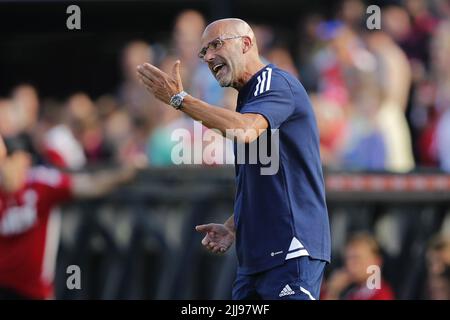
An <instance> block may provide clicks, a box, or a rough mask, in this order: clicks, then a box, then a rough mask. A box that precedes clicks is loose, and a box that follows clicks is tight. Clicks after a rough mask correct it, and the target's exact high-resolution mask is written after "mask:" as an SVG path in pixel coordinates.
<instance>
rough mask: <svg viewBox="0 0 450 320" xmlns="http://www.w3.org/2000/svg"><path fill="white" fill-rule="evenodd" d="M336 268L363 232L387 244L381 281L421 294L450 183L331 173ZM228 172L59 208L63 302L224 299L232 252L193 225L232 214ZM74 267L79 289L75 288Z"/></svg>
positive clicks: (204, 171) (153, 182)
mask: <svg viewBox="0 0 450 320" xmlns="http://www.w3.org/2000/svg"><path fill="white" fill-rule="evenodd" d="M326 185H327V201H328V208H329V215H330V222H331V232H332V241H333V242H332V250H333V261H332V263H331V265H330V266H329V267H328V269H327V274H328V273H329V272H330V271H332V270H333V269H334V268H336V267H339V266H340V265H341V262H342V261H341V258H340V253H341V250H342V248H343V245H344V242H345V240H346V238H347V236H348V235H349V234H351V233H352V232H355V231H361V230H367V231H370V232H373V233H374V234H375V235H376V236H377V238H378V240H379V241H380V243H381V246H382V248H383V255H384V268H383V272H384V276H385V278H386V279H387V280H388V281H390V282H391V284H392V285H393V287H394V290H395V293H396V295H397V298H399V299H420V298H425V296H424V280H425V259H424V258H425V250H426V245H427V242H428V240H429V238H430V237H431V236H432V235H433V234H435V233H437V232H438V231H440V230H441V229H442V228H447V227H449V226H450V224H449V223H450V210H449V209H450V176H448V175H440V174H409V175H390V174H383V173H382V174H358V173H354V174H342V173H328V174H326ZM233 198H234V171H233V168H232V167H228V166H224V167H208V168H205V167H201V168H197V167H189V168H180V167H171V168H164V169H152V170H148V171H143V172H141V173H140V174H139V175H138V178H137V179H136V180H135V181H134V182H133V183H132V184H130V185H128V186H126V187H124V188H122V189H120V190H118V191H117V192H115V193H114V194H112V195H111V196H109V197H107V198H104V199H98V200H94V201H87V202H86V201H83V202H78V203H72V204H70V205H69V206H66V207H64V208H63V209H62V211H63V215H62V230H61V231H62V232H61V241H60V248H59V254H58V262H57V269H56V297H57V298H58V299H228V298H230V294H231V286H232V283H233V280H234V276H235V268H236V258H235V254H234V251H233V250H230V251H229V252H228V253H226V254H224V255H213V254H210V253H208V252H207V251H206V250H204V249H203V248H202V246H201V244H200V241H201V239H202V235H201V234H198V233H197V232H196V231H195V229H194V227H195V225H197V224H201V223H208V222H223V221H225V220H226V219H227V218H228V216H229V215H230V214H231V213H232V210H233ZM69 265H78V266H79V267H80V269H81V290H69V289H67V286H66V279H67V277H68V274H67V273H66V270H67V267H68V266H69Z"/></svg>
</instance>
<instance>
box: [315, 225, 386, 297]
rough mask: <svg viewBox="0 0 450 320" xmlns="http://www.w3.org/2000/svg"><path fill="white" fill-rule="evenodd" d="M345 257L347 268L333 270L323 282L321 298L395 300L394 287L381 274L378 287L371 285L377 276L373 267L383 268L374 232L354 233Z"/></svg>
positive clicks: (347, 246) (348, 243) (346, 248)
mask: <svg viewBox="0 0 450 320" xmlns="http://www.w3.org/2000/svg"><path fill="white" fill-rule="evenodd" d="M344 259H345V266H344V268H342V269H339V270H336V271H334V272H333V273H332V274H331V276H330V277H329V278H328V280H327V282H326V283H325V284H324V290H323V293H322V294H323V297H322V299H325V300H336V299H342V300H393V299H394V293H393V291H392V289H391V286H390V285H389V283H388V282H387V281H386V280H384V279H383V278H382V277H381V274H380V275H379V276H380V277H381V279H380V286H379V288H371V286H369V281H370V277H371V276H373V275H375V274H374V273H373V271H371V270H372V269H371V266H375V268H377V267H378V268H381V267H382V258H381V252H380V247H379V245H378V243H377V241H376V240H375V238H374V237H373V236H372V235H370V234H368V233H365V232H363V233H357V234H354V235H352V236H351V237H350V239H349V240H348V242H347V244H346V246H345V256H344ZM378 270H380V269H378Z"/></svg>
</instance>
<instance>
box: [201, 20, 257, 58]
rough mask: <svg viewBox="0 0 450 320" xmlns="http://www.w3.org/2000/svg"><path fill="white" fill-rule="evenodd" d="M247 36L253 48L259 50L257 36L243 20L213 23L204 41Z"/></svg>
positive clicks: (206, 32) (204, 35) (207, 28)
mask: <svg viewBox="0 0 450 320" xmlns="http://www.w3.org/2000/svg"><path fill="white" fill-rule="evenodd" d="M236 35H239V36H247V37H249V38H250V39H251V41H252V43H253V47H254V48H255V49H256V50H258V48H257V45H256V38H255V34H254V33H253V30H252V28H250V26H249V25H248V23H247V22H245V21H244V20H242V19H238V18H227V19H220V20H216V21H213V22H211V23H210V24H209V25H208V26H207V27H206V28H205V31H204V32H203V36H202V40H206V39H207V38H210V40H212V39H215V38H217V37H220V36H236Z"/></svg>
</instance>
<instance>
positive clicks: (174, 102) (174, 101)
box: [170, 91, 188, 110]
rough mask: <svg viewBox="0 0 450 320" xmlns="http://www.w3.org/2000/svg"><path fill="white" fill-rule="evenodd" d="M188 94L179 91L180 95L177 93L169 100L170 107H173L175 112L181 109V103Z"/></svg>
mask: <svg viewBox="0 0 450 320" xmlns="http://www.w3.org/2000/svg"><path fill="white" fill-rule="evenodd" d="M187 95H188V94H187V93H186V92H185V91H181V92H180V93H177V94H176V95H174V96H173V97H172V98H170V105H171V106H172V107H174V108H175V109H177V110H180V109H181V103H182V102H183V99H184V97H186V96H187Z"/></svg>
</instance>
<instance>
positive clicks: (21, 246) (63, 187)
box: [0, 136, 135, 300]
mask: <svg viewBox="0 0 450 320" xmlns="http://www.w3.org/2000/svg"><path fill="white" fill-rule="evenodd" d="M5 144H6V150H7V156H6V157H5V158H4V159H1V160H0V252H1V254H0V300H3V299H49V298H52V297H53V271H54V264H55V259H56V253H57V248H58V240H59V238H58V235H59V223H58V222H59V217H58V215H57V213H56V212H55V211H53V209H54V208H55V207H56V206H57V205H58V204H61V203H63V202H66V201H68V200H70V199H71V198H89V197H98V196H101V195H104V194H106V193H107V192H109V191H111V190H112V189H113V188H114V187H115V186H117V185H118V184H120V183H122V182H126V181H128V180H130V179H131V178H132V177H133V176H134V173H135V170H134V169H133V168H130V169H128V168H127V169H122V170H117V171H114V172H100V173H97V174H93V175H92V174H72V175H68V174H63V173H61V172H59V171H57V170H55V169H49V168H45V167H33V168H32V167H31V165H32V153H31V145H30V143H29V140H27V139H24V138H23V136H19V137H15V138H6V139H5Z"/></svg>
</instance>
